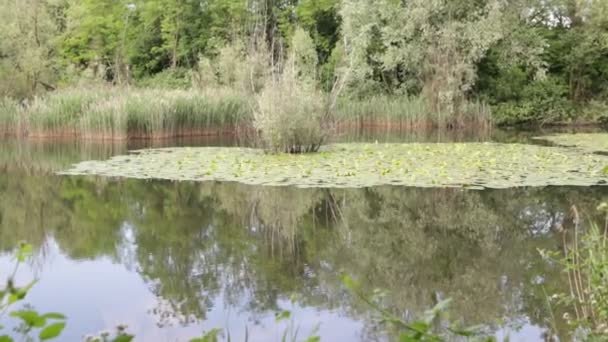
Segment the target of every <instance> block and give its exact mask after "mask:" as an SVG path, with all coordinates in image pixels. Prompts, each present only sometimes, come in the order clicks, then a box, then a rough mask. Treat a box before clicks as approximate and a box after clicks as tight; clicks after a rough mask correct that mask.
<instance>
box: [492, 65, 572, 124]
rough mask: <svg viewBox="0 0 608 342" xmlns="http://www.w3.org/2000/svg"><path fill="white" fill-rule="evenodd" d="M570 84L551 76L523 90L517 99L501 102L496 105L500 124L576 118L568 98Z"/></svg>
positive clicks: (556, 121)
mask: <svg viewBox="0 0 608 342" xmlns="http://www.w3.org/2000/svg"><path fill="white" fill-rule="evenodd" d="M567 92H568V89H567V86H566V85H565V84H563V83H561V80H560V79H557V78H554V77H548V78H546V79H543V80H539V81H534V82H532V83H530V84H528V85H526V86H525V87H523V88H522V89H521V97H520V99H519V100H518V101H508V102H504V103H500V104H498V105H497V106H496V108H495V114H494V115H495V119H496V123H497V124H498V125H514V124H536V125H542V124H544V123H547V122H549V123H564V122H568V121H571V120H572V119H573V118H574V115H573V111H574V108H573V105H572V103H571V102H569V101H568V100H567V97H566V96H567Z"/></svg>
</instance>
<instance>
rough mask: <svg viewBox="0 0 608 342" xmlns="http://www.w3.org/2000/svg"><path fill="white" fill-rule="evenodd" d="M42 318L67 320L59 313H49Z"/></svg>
mask: <svg viewBox="0 0 608 342" xmlns="http://www.w3.org/2000/svg"><path fill="white" fill-rule="evenodd" d="M42 317H44V318H47V319H66V317H65V315H63V314H60V313H58V312H49V313H47V314H44V315H42Z"/></svg>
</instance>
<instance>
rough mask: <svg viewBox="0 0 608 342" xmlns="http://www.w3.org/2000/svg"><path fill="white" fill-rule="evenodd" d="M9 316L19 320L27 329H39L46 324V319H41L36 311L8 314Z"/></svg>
mask: <svg viewBox="0 0 608 342" xmlns="http://www.w3.org/2000/svg"><path fill="white" fill-rule="evenodd" d="M10 316H11V317H15V318H19V319H20V320H22V321H23V323H25V325H27V326H28V327H36V328H41V327H43V326H44V325H45V324H46V318H44V317H41V316H40V315H38V313H37V312H36V311H32V310H21V311H13V312H11V313H10Z"/></svg>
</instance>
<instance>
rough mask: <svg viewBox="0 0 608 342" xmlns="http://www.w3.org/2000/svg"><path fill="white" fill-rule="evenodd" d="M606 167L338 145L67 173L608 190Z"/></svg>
mask: <svg viewBox="0 0 608 342" xmlns="http://www.w3.org/2000/svg"><path fill="white" fill-rule="evenodd" d="M184 160H187V162H184ZM211 165H212V172H208V170H209V169H210V167H211ZM606 165H608V156H603V155H598V154H594V153H589V152H586V151H581V150H578V149H572V148H564V147H550V146H538V145H527V144H499V143H445V144H426V143H425V144H420V143H416V144H335V145H329V146H326V147H325V148H323V149H322V150H321V152H319V153H314V154H301V155H290V154H265V153H263V152H262V151H260V150H256V149H250V148H232V147H199V148H193V147H189V148H162V149H150V150H139V151H134V152H133V153H131V154H129V155H123V156H116V157H113V158H111V159H109V160H106V161H86V162H82V163H79V164H76V165H74V166H73V167H72V168H71V169H70V170H67V171H64V172H61V173H60V174H63V175H97V176H106V177H126V178H138V179H165V180H175V181H226V182H239V183H245V184H251V185H265V186H296V187H302V188H362V187H373V186H379V185H401V186H410V187H427V188H437V187H458V188H467V189H484V188H494V189H504V188H510V187H523V186H532V187H537V186H552V185H554V186H562V185H572V186H592V185H604V184H607V183H608V175H606V174H605V173H604V172H603V170H604V168H605V167H606ZM303 170H304V171H303Z"/></svg>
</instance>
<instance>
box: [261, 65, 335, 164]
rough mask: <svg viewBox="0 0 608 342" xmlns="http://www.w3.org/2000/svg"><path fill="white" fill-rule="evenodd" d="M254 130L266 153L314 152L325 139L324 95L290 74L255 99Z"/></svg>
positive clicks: (327, 121) (272, 84)
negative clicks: (256, 106) (258, 135)
mask: <svg viewBox="0 0 608 342" xmlns="http://www.w3.org/2000/svg"><path fill="white" fill-rule="evenodd" d="M257 101H258V109H257V110H256V111H255V113H254V127H255V128H256V130H257V131H258V132H259V134H260V138H261V142H262V145H263V147H264V148H265V149H266V150H268V151H270V152H288V153H301V152H316V151H317V150H318V149H319V148H320V147H321V145H322V144H323V143H324V142H325V140H326V139H327V136H328V134H329V131H328V127H329V120H328V113H327V100H326V95H325V94H323V93H322V92H320V91H318V90H316V89H314V87H313V86H311V85H309V84H305V83H301V82H298V81H296V80H295V76H294V75H293V74H291V73H289V74H285V73H284V74H283V75H282V76H281V77H280V79H279V80H276V81H274V82H269V83H268V84H267V85H266V87H265V88H264V90H262V92H261V93H260V94H259V95H258V96H257Z"/></svg>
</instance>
